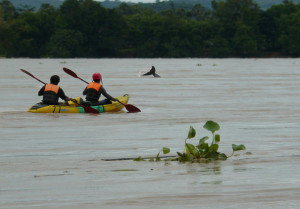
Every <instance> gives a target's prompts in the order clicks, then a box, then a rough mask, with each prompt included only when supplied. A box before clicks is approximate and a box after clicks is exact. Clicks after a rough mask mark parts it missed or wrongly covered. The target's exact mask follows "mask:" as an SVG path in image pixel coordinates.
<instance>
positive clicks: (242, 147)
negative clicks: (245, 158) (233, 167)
mask: <svg viewBox="0 0 300 209" xmlns="http://www.w3.org/2000/svg"><path fill="white" fill-rule="evenodd" d="M245 149H246V147H245V146H244V145H243V144H240V145H235V144H233V145H232V150H233V151H234V152H235V151H240V150H245Z"/></svg>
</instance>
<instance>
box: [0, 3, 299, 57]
mask: <svg viewBox="0 0 300 209" xmlns="http://www.w3.org/2000/svg"><path fill="white" fill-rule="evenodd" d="M157 2H158V1H157ZM170 3H171V5H170V7H169V8H167V9H166V10H161V11H155V10H154V9H153V8H145V7H142V6H140V5H139V4H133V5H131V4H130V5H129V4H126V3H122V4H120V5H119V6H118V7H116V8H112V9H110V8H105V7H103V6H102V5H101V3H100V2H96V1H93V0H65V1H64V2H63V3H62V4H61V5H60V7H58V8H56V7H54V6H52V5H50V4H43V5H42V6H41V7H40V8H39V9H38V10H37V11H33V9H32V8H30V7H24V8H23V9H21V10H20V9H16V8H15V7H14V5H13V4H12V3H11V2H10V1H9V0H2V1H1V2H0V56H1V57H37V58H39V57H63V58H67V57H88V58H100V57H139V58H141V57H146V58H152V57H174V58H178V57H268V56H285V57H287V56H289V57H299V56H300V36H299V34H300V4H299V3H298V4H295V3H294V2H292V1H288V0H284V2H283V3H282V4H278V5H273V6H272V7H270V8H269V9H267V10H263V9H261V8H260V7H259V5H258V4H257V3H255V2H254V1H253V0H223V1H217V0H212V3H211V8H212V9H208V8H206V7H204V6H202V5H201V4H196V5H194V6H193V7H192V8H190V9H186V8H175V7H174V5H173V6H172V2H170Z"/></svg>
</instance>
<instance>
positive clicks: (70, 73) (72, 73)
mask: <svg viewBox="0 0 300 209" xmlns="http://www.w3.org/2000/svg"><path fill="white" fill-rule="evenodd" d="M63 70H64V71H65V72H66V73H67V74H69V75H70V76H73V77H74V78H78V76H77V74H76V73H74V72H73V71H72V70H70V69H69V68H66V67H64V68H63Z"/></svg>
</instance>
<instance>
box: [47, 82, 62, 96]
mask: <svg viewBox="0 0 300 209" xmlns="http://www.w3.org/2000/svg"><path fill="white" fill-rule="evenodd" d="M58 90H59V86H57V85H54V84H46V86H45V92H46V91H53V92H54V93H55V94H57V93H58Z"/></svg>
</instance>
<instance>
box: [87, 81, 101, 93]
mask: <svg viewBox="0 0 300 209" xmlns="http://www.w3.org/2000/svg"><path fill="white" fill-rule="evenodd" d="M101 86H102V85H101V84H100V83H96V82H91V83H89V84H88V85H87V87H86V88H87V89H95V90H96V91H99V89H100V88H101Z"/></svg>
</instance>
